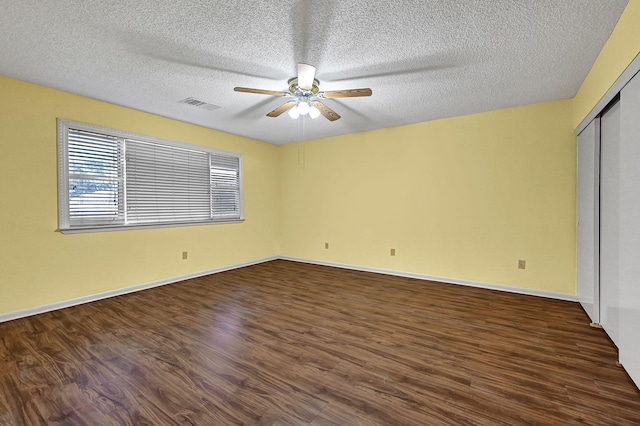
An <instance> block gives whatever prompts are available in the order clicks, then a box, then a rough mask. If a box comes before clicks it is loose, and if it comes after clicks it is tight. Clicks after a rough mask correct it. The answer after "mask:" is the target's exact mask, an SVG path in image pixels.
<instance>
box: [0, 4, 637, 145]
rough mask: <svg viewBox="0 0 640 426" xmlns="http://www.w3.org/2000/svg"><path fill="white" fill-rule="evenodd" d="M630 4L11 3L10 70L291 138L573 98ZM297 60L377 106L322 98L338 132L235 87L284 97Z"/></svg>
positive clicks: (128, 102) (274, 139) (2, 19)
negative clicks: (364, 93) (273, 114)
mask: <svg viewBox="0 0 640 426" xmlns="http://www.w3.org/2000/svg"><path fill="white" fill-rule="evenodd" d="M626 4H627V0H607V1H602V0H563V1H559V0H536V1H531V0H473V1H469V0H430V1H429V0H403V1H386V2H381V1H368V0H349V1H338V0H325V1H319V0H313V1H311V0H281V1H272V0H257V1H251V2H248V1H236V0H225V1H215V0H214V1H212V0H156V1H142V0H113V1H103V0H102V1H90V0H85V1H79V0H76V1H72V0H57V1H43V0H0V10H1V11H2V12H1V13H0V74H1V75H5V76H8V77H12V78H16V79H20V80H24V81H28V82H33V83H37V84H41V85H44V86H48V87H52V88H56V89H61V90H64V91H67V92H72V93H76V94H79V95H83V96H87V97H90V98H95V99H100V100H103V101H107V102H112V103H115V104H118V105H123V106H127V107H131V108H135V109H139V110H142V111H147V112H151V113H155V114H158V115H162V116H166V117H171V118H175V119H178V120H182V121H186V122H189V123H194V124H198V125H201V126H205V127H209V128H212V129H218V130H222V131H225V132H229V133H233V134H237V135H242V136H247V137H250V138H254V139H258V140H263V141H267V142H270V143H274V144H284V143H290V142H296V141H300V140H308V139H315V138H319V137H326V136H334V135H341V134H346V133H353V132H359V131H364V130H371V129H378V128H383V127H392V126H398V125H403V124H408V123H415V122H421V121H427V120H434V119H439V118H444V117H451V116H458V115H464V114H470V113H475V112H481V111H489V110H495V109H500V108H506V107H513V106H519V105H526V104H532V103H537V102H544V101H551V100H556V99H562V98H569V97H572V96H573V95H574V94H575V92H576V91H577V89H578V87H579V86H580V84H581V82H582V80H583V79H584V77H585V76H586V74H587V72H588V70H589V69H590V67H591V65H592V64H593V62H594V60H595V58H596V56H597V54H598V52H599V51H600V49H601V48H602V46H603V44H604V43H605V41H606V39H607V38H608V36H609V34H610V33H611V31H612V29H613V27H614V26H615V24H616V22H617V20H618V18H619V17H620V15H621V13H622V11H623V9H624V7H625V6H626ZM298 62H305V63H308V64H311V65H314V66H315V67H317V69H318V71H317V74H316V78H317V79H318V80H319V81H320V88H321V90H336V89H352V88H361V87H370V88H371V89H372V90H373V96H371V97H364V98H351V99H328V100H326V101H325V102H326V104H327V105H328V106H330V107H331V108H333V109H334V110H335V111H336V112H337V113H338V114H340V115H341V116H342V119H340V120H338V121H335V122H329V121H328V120H326V119H325V118H323V117H319V118H317V119H315V120H311V119H310V118H308V117H305V118H304V119H299V120H293V119H291V118H290V117H289V116H288V115H287V114H284V115H282V116H280V117H278V118H269V117H266V116H265V114H266V113H268V112H269V111H271V110H272V109H274V108H275V107H277V106H279V105H280V104H282V103H283V102H284V100H283V98H277V97H269V96H264V95H256V94H247V93H238V92H234V91H233V88H234V87H235V86H245V87H255V88H261V89H270V90H278V91H281V90H286V88H287V80H288V79H289V78H291V77H294V76H295V74H296V64H297V63H298ZM187 97H193V98H197V99H199V100H202V101H205V102H208V103H211V104H215V105H218V106H220V108H219V109H216V110H214V111H210V110H206V109H202V108H197V107H194V106H191V105H186V104H182V103H179V101H180V100H183V99H185V98H187ZM65 118H71V119H72V118H73V117H65Z"/></svg>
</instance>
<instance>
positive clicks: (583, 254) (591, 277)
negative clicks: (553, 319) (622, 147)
mask: <svg viewBox="0 0 640 426" xmlns="http://www.w3.org/2000/svg"><path fill="white" fill-rule="evenodd" d="M576 150H577V159H578V164H577V176H576V182H577V188H576V194H577V200H576V216H577V229H576V233H577V264H578V271H577V272H578V300H579V301H580V304H581V305H582V307H583V308H584V310H585V312H586V313H587V315H589V318H591V322H593V323H596V324H599V323H600V300H599V299H600V297H599V296H600V294H599V276H598V275H599V269H600V268H599V267H600V258H599V256H600V254H599V244H600V242H599V238H598V237H599V232H600V222H599V220H600V219H599V189H600V119H599V118H596V119H595V120H593V121H592V122H591V123H589V125H588V126H587V127H586V128H585V129H584V130H583V131H582V132H581V133H580V134H579V135H578V139H577V146H576Z"/></svg>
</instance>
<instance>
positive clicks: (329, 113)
mask: <svg viewBox="0 0 640 426" xmlns="http://www.w3.org/2000/svg"><path fill="white" fill-rule="evenodd" d="M314 106H315V107H316V108H318V109H319V110H320V113H322V115H324V116H325V117H326V118H327V120H329V121H336V120H337V119H339V118H340V116H339V115H338V113H337V112H335V111H334V110H332V109H331V108H329V107H328V106H326V105H325V104H323V103H322V102H316V103H315V104H314Z"/></svg>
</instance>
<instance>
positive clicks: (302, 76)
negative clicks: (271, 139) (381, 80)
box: [233, 64, 373, 121]
mask: <svg viewBox="0 0 640 426" xmlns="http://www.w3.org/2000/svg"><path fill="white" fill-rule="evenodd" d="M315 75H316V68H315V67H314V66H311V65H307V64H298V76H297V77H294V78H291V79H289V81H288V82H287V83H288V84H289V91H287V92H278V91H274V90H262V89H251V88H248V87H234V89H233V90H235V91H236V92H244V93H257V94H259V95H270V96H284V97H287V98H289V101H287V102H286V103H284V104H282V105H280V106H279V107H278V108H276V109H274V110H273V111H271V112H270V113H268V114H267V117H278V116H280V115H281V114H282V113H284V112H286V111H289V115H290V116H291V118H298V117H299V116H300V115H307V114H308V115H309V116H310V117H311V118H316V117H318V116H319V115H320V114H322V115H324V116H325V117H326V118H327V119H328V120H329V121H335V120H337V119H339V118H340V116H339V115H338V113H337V112H335V111H334V110H332V109H331V108H329V107H328V106H326V105H325V104H324V103H322V100H323V99H335V98H355V97H360V96H371V94H372V93H373V92H372V91H371V89H368V88H367V89H349V90H332V91H328V92H321V91H320V83H319V82H318V80H316V79H315Z"/></svg>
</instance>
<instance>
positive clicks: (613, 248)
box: [600, 102, 622, 347]
mask: <svg viewBox="0 0 640 426" xmlns="http://www.w3.org/2000/svg"><path fill="white" fill-rule="evenodd" d="M600 136H601V137H600V153H601V154H600V160H601V163H600V324H602V327H603V328H604V329H605V331H606V332H607V334H608V335H609V337H610V338H611V340H613V343H615V344H616V346H618V347H619V346H620V345H619V341H620V340H619V336H620V282H619V270H620V263H619V260H620V253H621V251H622V250H621V249H620V248H621V242H620V156H621V152H620V102H617V103H616V104H615V105H613V106H612V107H610V108H609V109H608V110H607V111H606V112H605V113H604V114H602V116H601V120H600Z"/></svg>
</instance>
